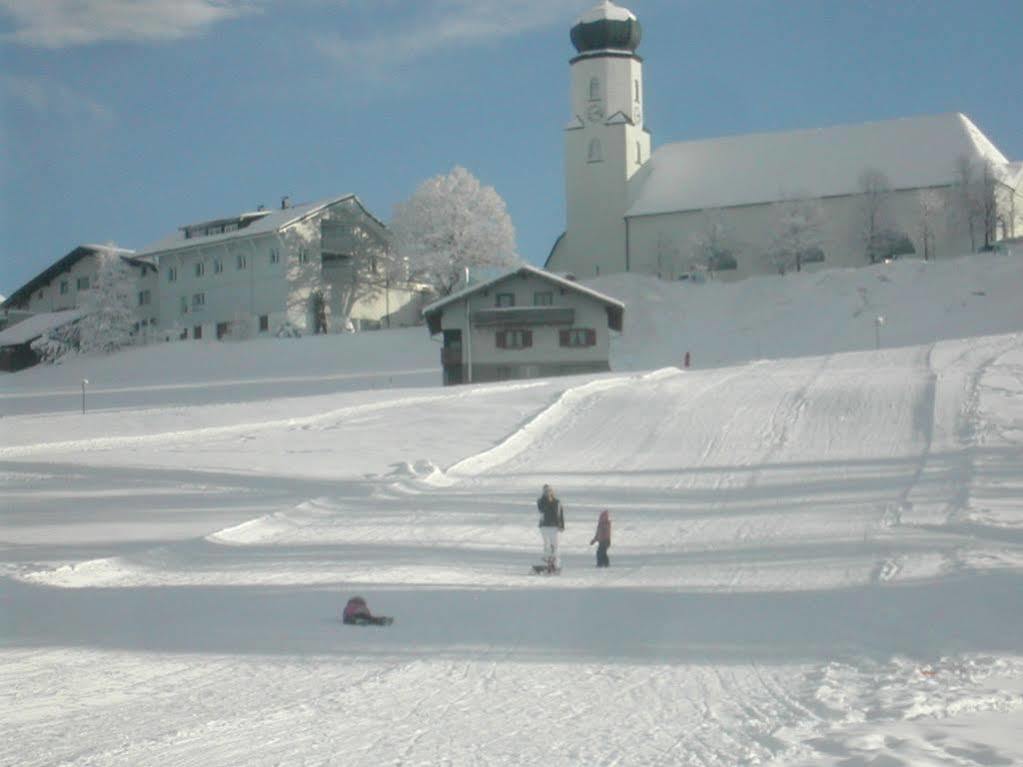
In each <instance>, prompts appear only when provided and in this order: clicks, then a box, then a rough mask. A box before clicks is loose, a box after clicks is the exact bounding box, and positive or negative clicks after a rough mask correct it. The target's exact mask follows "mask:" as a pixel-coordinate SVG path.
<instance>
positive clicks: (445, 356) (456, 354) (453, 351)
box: [440, 347, 462, 367]
mask: <svg viewBox="0 0 1023 767" xmlns="http://www.w3.org/2000/svg"><path fill="white" fill-rule="evenodd" d="M440 364H441V365H442V366H444V367H450V366H452V365H461V364H462V350H461V349H459V348H457V347H451V348H443V349H441V350H440Z"/></svg>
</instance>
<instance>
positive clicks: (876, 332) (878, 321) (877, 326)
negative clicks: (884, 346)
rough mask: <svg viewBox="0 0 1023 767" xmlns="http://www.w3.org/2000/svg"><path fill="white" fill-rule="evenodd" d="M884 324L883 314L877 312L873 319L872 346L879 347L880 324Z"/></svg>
mask: <svg viewBox="0 0 1023 767" xmlns="http://www.w3.org/2000/svg"><path fill="white" fill-rule="evenodd" d="M882 325H884V315H883V314H879V315H877V317H876V318H875V319H874V348H875V349H880V348H881V326H882Z"/></svg>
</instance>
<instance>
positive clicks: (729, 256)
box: [689, 212, 738, 274]
mask: <svg viewBox="0 0 1023 767" xmlns="http://www.w3.org/2000/svg"><path fill="white" fill-rule="evenodd" d="M690 246H691V250H690V258H689V268H690V272H692V273H696V274H698V273H700V272H718V271H725V270H730V269H736V268H738V262H737V261H736V260H735V255H734V243H733V241H732V238H731V235H730V234H729V231H728V228H727V227H726V225H725V219H724V217H723V216H722V215H721V214H720V213H717V212H708V213H704V215H703V217H702V219H701V221H700V224H699V227H698V228H697V230H696V232H695V233H694V234H693V236H692V238H691V239H690Z"/></svg>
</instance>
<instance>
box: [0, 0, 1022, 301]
mask: <svg viewBox="0 0 1023 767" xmlns="http://www.w3.org/2000/svg"><path fill="white" fill-rule="evenodd" d="M594 2H595V0H417V1H413V0H45V2H40V0H0V242H2V250H0V294H10V293H11V292H13V291H14V290H15V289H16V288H17V287H19V286H20V285H22V284H23V283H24V282H26V281H27V280H29V279H31V278H32V277H34V276H35V275H36V274H38V273H39V272H40V271H42V270H43V269H44V268H46V267H47V266H48V265H49V264H51V263H52V262H54V261H56V260H57V259H58V258H60V257H61V256H63V255H64V254H65V253H67V252H69V251H70V250H72V249H73V248H74V247H75V246H76V245H78V244H81V243H108V242H113V243H116V244H118V245H121V246H122V247H128V248H141V247H144V246H145V245H147V244H149V243H151V242H153V241H155V240H158V239H160V238H162V237H164V236H166V235H167V234H169V233H171V232H173V231H174V230H175V229H176V228H177V227H179V226H181V225H183V224H186V223H189V222H194V221H201V220H206V219H210V218H216V217H220V216H227V215H233V214H236V213H240V212H242V211H246V210H253V209H255V208H256V207H257V206H258V205H260V204H263V205H266V206H268V207H269V206H275V205H279V203H280V199H281V197H282V196H284V195H288V196H289V197H290V198H291V200H292V201H293V202H296V203H298V202H304V201H312V200H317V199H323V198H326V197H332V196H336V195H341V194H346V193H355V194H357V195H358V196H359V197H360V199H361V200H362V201H363V202H364V203H365V205H366V206H367V207H368V209H369V210H370V211H372V212H373V213H374V214H375V215H377V216H378V217H380V218H381V219H383V220H385V221H386V220H389V219H390V217H391V215H392V212H393V208H394V205H395V204H397V203H399V202H402V201H404V200H406V199H407V198H408V197H409V196H410V195H411V194H412V193H413V192H414V191H415V188H416V187H417V186H418V185H419V184H420V183H421V182H422V181H424V180H425V179H427V178H429V177H431V176H434V175H436V174H439V173H446V172H448V171H450V170H451V168H452V167H454V166H455V165H461V166H463V167H465V168H467V169H469V170H470V171H471V172H472V173H473V174H475V175H476V176H477V177H478V178H479V179H480V181H481V182H482V183H484V184H486V185H490V186H493V187H494V188H495V189H496V190H497V192H498V193H499V194H500V195H501V196H502V197H503V198H504V200H505V201H506V203H507V205H508V210H509V213H510V214H511V217H512V220H513V222H514V224H515V227H516V231H517V241H518V250H519V253H520V255H521V256H522V257H523V258H524V259H525V260H526V261H527V262H530V263H533V264H543V262H544V261H545V260H546V258H547V255H548V253H549V250H550V248H551V246H552V245H553V243H554V240H555V239H556V238H557V236H558V235H559V234H560V233H561V231H562V230H563V227H564V217H565V210H564V181H563V174H562V140H563V139H562V129H563V127H564V126H565V124H566V123H567V121H568V119H569V117H570V114H569V109H568V104H569V98H568V79H569V65H568V61H569V59H570V58H571V56H572V54H573V53H574V50H573V48H572V47H571V44H570V42H569V39H568V31H569V29H570V27H571V26H572V24H573V22H574V20H575V18H576V17H577V16H578V15H579V14H580V13H581V12H583V11H584V10H586V9H587V8H588V7H590V6H591V5H593V4H594ZM624 4H625V5H627V6H628V7H630V8H631V9H632V10H633V11H634V12H635V13H636V14H637V16H638V17H639V18H640V21H641V22H642V24H643V42H642V44H641V46H640V49H639V53H640V55H642V56H643V58H644V62H645V63H644V77H645V93H646V105H645V107H646V108H645V119H646V124H647V128H648V130H650V131H651V133H652V137H653V144H654V147H655V148H656V147H657V146H659V145H661V144H664V143H668V142H672V141H683V140H689V139H698V138H709V137H714V136H723V135H733V134H742V133H752V132H760V131H773V130H788V129H798V128H812V127H821V126H827V125H835V124H843V123H856V122H866V121H871V120H882V119H889V118H894V117H905V116H913V115H922V114H937V113H943V112H963V113H965V114H967V115H968V116H969V117H970V118H971V119H972V120H973V121H974V122H975V123H976V124H977V125H978V127H980V129H981V130H982V131H984V132H985V133H986V134H987V136H988V137H989V138H990V139H991V140H992V141H993V142H994V143H995V145H996V146H998V147H999V148H1000V149H1001V150H1002V152H1003V153H1004V154H1005V155H1006V156H1007V157H1009V159H1012V160H1021V159H1023V100H1021V99H1020V98H1019V97H1018V85H1019V76H1020V73H1021V72H1023V52H1021V50H1020V47H1019V40H1018V31H1019V30H1020V29H1023V3H1020V2H1019V0H976V2H970V3H966V2H961V1H955V2H953V1H952V0H899V1H898V2H895V1H894V0H859V1H855V2H854V0H789V1H785V2H779V1H777V0H775V1H769V0H713V1H696V0H693V1H691V2H687V1H684V0H632V2H630V3H624Z"/></svg>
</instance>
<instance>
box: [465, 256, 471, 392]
mask: <svg viewBox="0 0 1023 767" xmlns="http://www.w3.org/2000/svg"><path fill="white" fill-rule="evenodd" d="M465 287H466V289H467V290H466V294H465V376H466V383H472V318H471V317H470V316H469V293H468V287H469V267H468V266H467V267H465Z"/></svg>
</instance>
